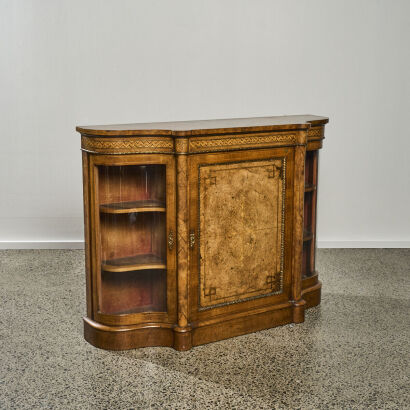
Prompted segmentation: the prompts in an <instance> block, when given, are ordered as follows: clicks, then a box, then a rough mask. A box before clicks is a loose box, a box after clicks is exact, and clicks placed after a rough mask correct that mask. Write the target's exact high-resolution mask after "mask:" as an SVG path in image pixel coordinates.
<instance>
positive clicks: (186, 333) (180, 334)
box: [174, 327, 192, 351]
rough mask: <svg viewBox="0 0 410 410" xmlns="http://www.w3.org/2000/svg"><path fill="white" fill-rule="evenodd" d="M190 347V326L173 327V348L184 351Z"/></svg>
mask: <svg viewBox="0 0 410 410" xmlns="http://www.w3.org/2000/svg"><path fill="white" fill-rule="evenodd" d="M191 347H192V328H191V327H175V328H174V349H176V350H180V351H185V350H189V349H190V348H191Z"/></svg>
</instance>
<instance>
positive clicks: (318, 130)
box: [307, 126, 325, 140]
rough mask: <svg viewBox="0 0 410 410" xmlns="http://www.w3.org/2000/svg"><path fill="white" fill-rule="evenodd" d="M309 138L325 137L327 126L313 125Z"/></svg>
mask: <svg viewBox="0 0 410 410" xmlns="http://www.w3.org/2000/svg"><path fill="white" fill-rule="evenodd" d="M307 136H308V139H309V140H312V139H323V138H324V137H325V127H323V126H320V127H313V128H310V129H309V131H308V135H307Z"/></svg>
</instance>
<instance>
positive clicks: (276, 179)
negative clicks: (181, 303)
mask: <svg viewBox="0 0 410 410" xmlns="http://www.w3.org/2000/svg"><path fill="white" fill-rule="evenodd" d="M190 161H191V166H190V192H191V194H190V202H191V203H190V209H191V215H190V216H191V218H190V238H191V242H190V244H191V264H190V266H191V273H192V275H191V285H192V289H191V295H192V296H193V297H192V300H191V306H192V309H193V311H194V312H195V311H197V312H201V311H205V310H206V311H208V313H209V310H211V309H213V310H215V309H216V310H218V308H222V309H225V310H226V309H230V310H232V309H240V305H241V304H242V306H243V303H253V304H255V303H257V301H258V300H259V302H260V303H261V304H263V303H266V299H264V298H266V297H275V296H276V295H277V297H284V299H286V300H287V299H288V298H287V296H286V293H287V290H288V285H289V283H290V277H289V275H288V274H287V267H288V266H287V263H286V257H287V256H288V255H286V254H285V241H286V234H287V231H286V228H287V227H286V223H285V220H286V213H287V209H289V206H290V205H291V203H290V202H291V200H292V198H291V196H289V195H288V198H287V193H288V191H289V188H291V187H290V184H291V183H292V181H291V179H290V178H289V177H288V171H287V169H288V168H289V165H292V164H293V150H292V149H288V148H285V149H283V148H282V149H272V150H258V151H248V152H236V153H231V154H226V153H223V154H205V155H203V154H202V155H198V156H193V157H191V160H190ZM290 169H291V170H292V167H290ZM290 172H291V171H290ZM290 219H291V218H290ZM263 299H264V300H263ZM228 306H229V307H228ZM219 311H220V309H219Z"/></svg>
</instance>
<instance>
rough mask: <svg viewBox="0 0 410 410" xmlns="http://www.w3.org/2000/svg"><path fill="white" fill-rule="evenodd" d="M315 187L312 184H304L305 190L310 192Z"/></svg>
mask: <svg viewBox="0 0 410 410" xmlns="http://www.w3.org/2000/svg"><path fill="white" fill-rule="evenodd" d="M315 189H316V185H314V184H305V192H312V191H314V190H315Z"/></svg>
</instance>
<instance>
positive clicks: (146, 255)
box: [77, 115, 328, 350]
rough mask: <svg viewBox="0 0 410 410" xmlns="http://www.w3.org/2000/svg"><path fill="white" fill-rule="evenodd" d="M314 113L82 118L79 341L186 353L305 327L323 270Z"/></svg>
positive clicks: (318, 122) (321, 121)
mask: <svg viewBox="0 0 410 410" xmlns="http://www.w3.org/2000/svg"><path fill="white" fill-rule="evenodd" d="M327 122H328V118H326V117H319V116H313V115H294V116H280V117H260V118H235V119H223V120H205V121H183V122H159V123H141V124H123V125H103V126H80V127H77V131H78V132H79V133H81V148H82V159H83V182H84V183H83V186H84V220H85V224H84V226H85V258H86V264H85V265H86V299H87V315H86V317H84V335H85V339H86V340H87V341H88V342H90V343H91V344H93V345H94V346H97V347H100V348H103V349H111V350H122V349H131V348H136V347H144V346H172V347H174V348H175V349H177V350H188V349H190V348H191V347H192V346H197V345H201V344H204V343H209V342H213V341H217V340H221V339H225V338H229V337H233V336H237V335H242V334H245V333H249V332H255V331H258V330H261V329H267V328H270V327H274V326H279V325H284V324H287V323H300V322H303V321H304V315H305V309H307V308H309V307H312V306H316V305H318V304H319V303H320V292H321V283H320V281H319V279H318V273H317V272H316V269H315V251H316V219H317V218H316V215H317V205H316V204H317V187H318V156H319V150H320V148H321V147H322V142H323V139H324V127H325V124H326V123H327Z"/></svg>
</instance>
